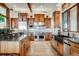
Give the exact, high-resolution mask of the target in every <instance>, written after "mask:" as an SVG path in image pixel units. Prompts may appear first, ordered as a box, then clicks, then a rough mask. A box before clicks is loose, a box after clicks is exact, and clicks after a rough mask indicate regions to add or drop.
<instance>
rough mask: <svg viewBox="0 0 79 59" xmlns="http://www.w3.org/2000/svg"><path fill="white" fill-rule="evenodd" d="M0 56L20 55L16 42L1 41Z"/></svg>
mask: <svg viewBox="0 0 79 59" xmlns="http://www.w3.org/2000/svg"><path fill="white" fill-rule="evenodd" d="M0 55H20V53H19V42H18V41H1V42H0Z"/></svg>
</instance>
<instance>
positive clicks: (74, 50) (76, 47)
mask: <svg viewBox="0 0 79 59" xmlns="http://www.w3.org/2000/svg"><path fill="white" fill-rule="evenodd" d="M70 45H71V47H70V55H71V56H79V44H77V43H74V42H71V43H70Z"/></svg>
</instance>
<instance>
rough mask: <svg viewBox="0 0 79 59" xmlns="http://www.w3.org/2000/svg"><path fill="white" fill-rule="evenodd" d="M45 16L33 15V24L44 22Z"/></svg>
mask: <svg viewBox="0 0 79 59" xmlns="http://www.w3.org/2000/svg"><path fill="white" fill-rule="evenodd" d="M44 16H45V14H34V18H35V20H34V21H35V22H44Z"/></svg>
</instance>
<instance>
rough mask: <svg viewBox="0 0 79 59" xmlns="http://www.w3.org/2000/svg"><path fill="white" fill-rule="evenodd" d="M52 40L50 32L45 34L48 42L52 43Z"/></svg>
mask: <svg viewBox="0 0 79 59" xmlns="http://www.w3.org/2000/svg"><path fill="white" fill-rule="evenodd" d="M50 39H51V33H50V32H46V33H45V40H46V41H50Z"/></svg>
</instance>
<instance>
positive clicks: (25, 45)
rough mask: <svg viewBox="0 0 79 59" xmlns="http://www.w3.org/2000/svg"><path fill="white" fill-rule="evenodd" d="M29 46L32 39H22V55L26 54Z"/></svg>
mask: <svg viewBox="0 0 79 59" xmlns="http://www.w3.org/2000/svg"><path fill="white" fill-rule="evenodd" d="M29 47H30V40H29V39H28V38H26V39H24V40H22V41H21V42H20V55H21V56H26V55H27V52H28V49H29Z"/></svg>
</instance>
